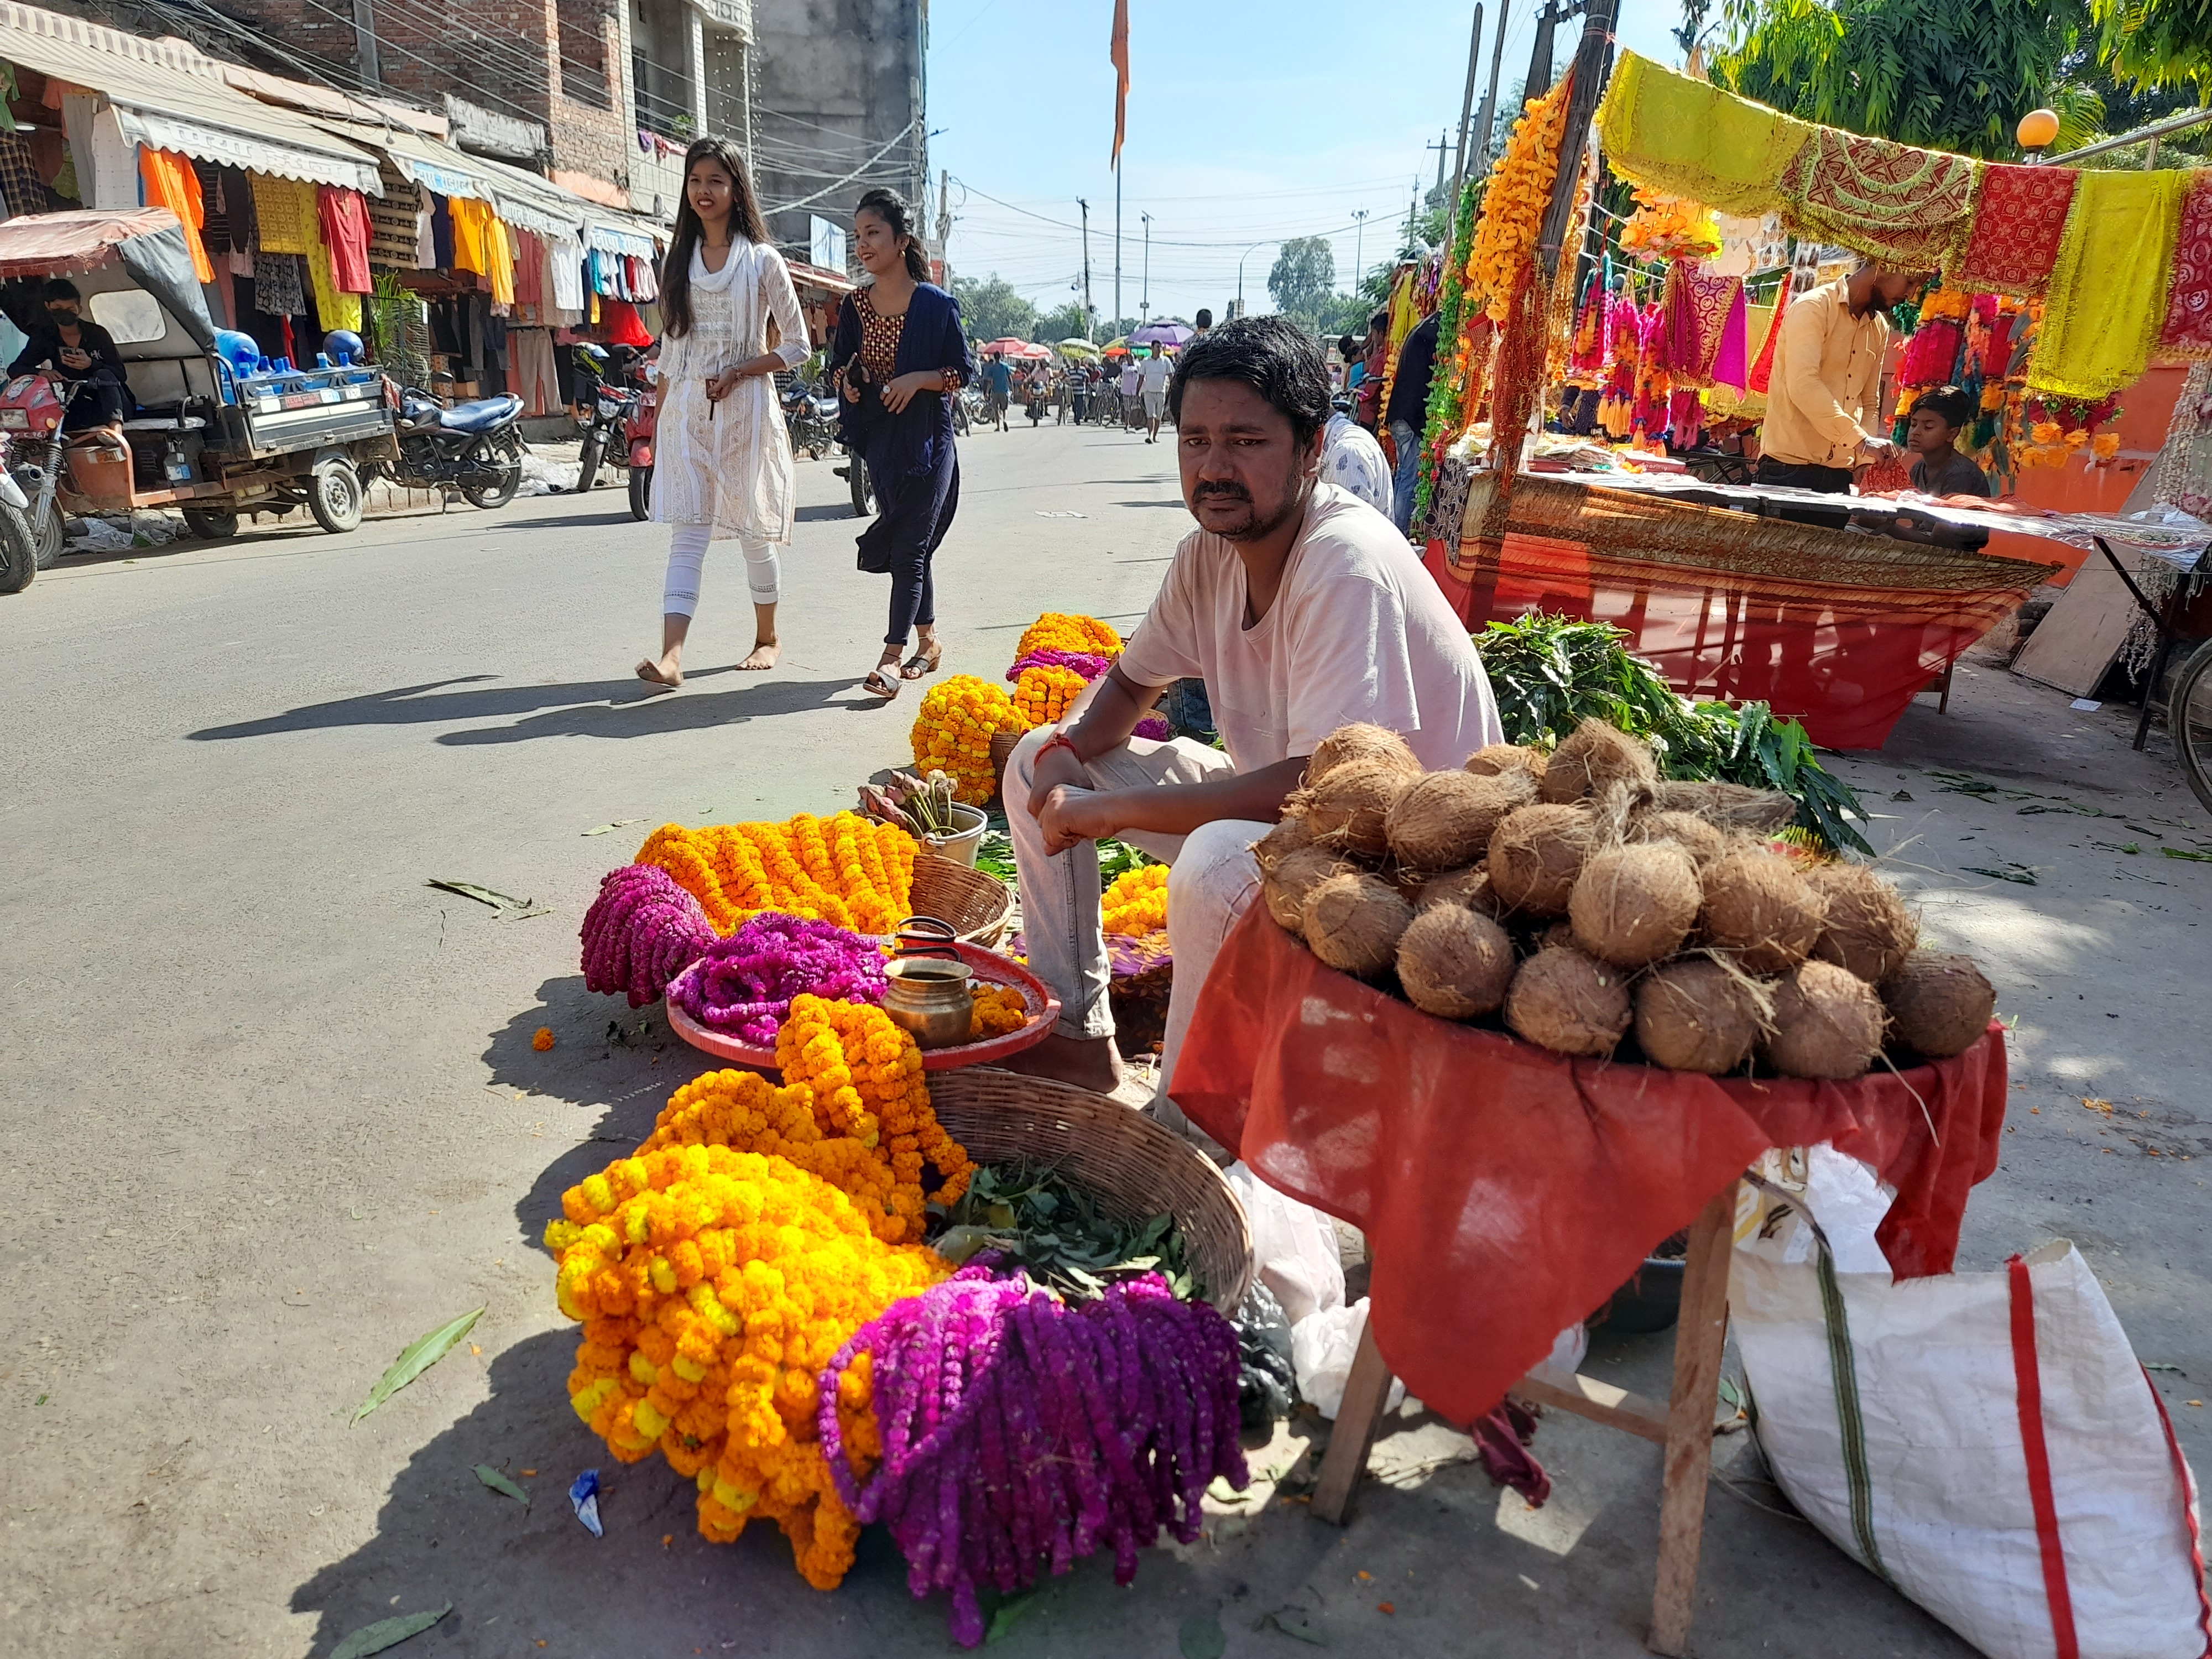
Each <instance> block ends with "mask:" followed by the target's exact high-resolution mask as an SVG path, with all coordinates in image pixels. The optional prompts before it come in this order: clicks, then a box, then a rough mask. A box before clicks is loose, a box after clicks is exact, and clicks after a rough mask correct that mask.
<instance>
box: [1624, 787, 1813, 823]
mask: <svg viewBox="0 0 2212 1659" xmlns="http://www.w3.org/2000/svg"><path fill="white" fill-rule="evenodd" d="M1652 805H1654V806H1655V807H1656V809H1657V810H1658V811H1662V812H1688V813H1690V814H1692V816H1694V817H1701V818H1703V819H1704V820H1705V822H1706V823H1711V824H1714V825H1717V827H1719V828H1721V829H1747V830H1750V831H1752V832H1753V833H1754V834H1759V833H1771V832H1772V831H1774V830H1776V829H1782V828H1783V827H1784V826H1785V825H1787V824H1789V823H1791V822H1792V821H1793V820H1794V819H1795V818H1796V816H1797V803H1796V801H1794V800H1792V799H1790V797H1789V796H1787V795H1785V794H1784V793H1782V792H1781V791H1779V790H1778V789H1747V788H1745V787H1743V786H1742V785H1741V784H1740V783H1671V782H1662V783H1660V784H1657V785H1656V786H1655V787H1654V799H1653V801H1652Z"/></svg>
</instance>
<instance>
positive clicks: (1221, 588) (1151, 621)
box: [1006, 317, 1500, 1090]
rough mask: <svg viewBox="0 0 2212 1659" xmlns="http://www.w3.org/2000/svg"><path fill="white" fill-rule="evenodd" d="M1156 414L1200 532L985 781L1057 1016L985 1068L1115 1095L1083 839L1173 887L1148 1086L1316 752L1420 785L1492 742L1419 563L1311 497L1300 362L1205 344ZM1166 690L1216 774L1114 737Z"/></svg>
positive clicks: (1489, 706) (1320, 416)
mask: <svg viewBox="0 0 2212 1659" xmlns="http://www.w3.org/2000/svg"><path fill="white" fill-rule="evenodd" d="M1168 410H1169V412H1170V416H1171V417H1172V418H1173V420H1174V422H1175V428H1176V454H1177V457H1178V459H1179V460H1180V462H1181V465H1182V493H1183V501H1184V503H1185V504H1186V505H1187V506H1188V507H1189V508H1190V511H1191V515H1192V516H1193V517H1194V518H1195V519H1196V520H1198V523H1199V528H1198V529H1197V530H1196V531H1194V532H1192V533H1191V534H1190V535H1188V536H1186V537H1185V538H1183V540H1182V544H1181V545H1180V546H1178V547H1177V548H1176V556H1175V561H1174V562H1173V563H1172V564H1171V565H1170V567H1169V568H1168V573H1167V576H1166V579H1165V580H1164V582H1163V583H1162V585H1161V587H1160V592H1159V595H1158V598H1156V599H1154V600H1153V601H1152V609H1151V610H1150V611H1148V612H1147V613H1146V617H1145V619H1144V621H1143V622H1142V623H1139V624H1138V627H1137V630H1136V632H1135V633H1134V634H1133V635H1131V636H1130V639H1129V642H1128V646H1127V648H1126V649H1125V650H1124V651H1123V652H1122V653H1121V657H1120V658H1119V659H1118V660H1116V661H1115V664H1114V665H1113V666H1112V667H1111V668H1109V670H1108V671H1106V673H1105V674H1104V675H1103V676H1102V677H1101V678H1099V679H1098V680H1097V681H1096V682H1095V683H1094V684H1092V685H1091V689H1090V690H1088V691H1086V692H1085V694H1084V696H1083V698H1082V699H1081V700H1080V702H1079V704H1078V705H1077V708H1076V709H1075V710H1074V711H1073V713H1072V714H1071V718H1070V719H1069V720H1066V721H1064V722H1062V723H1061V725H1060V727H1059V728H1058V729H1057V730H1051V729H1047V728H1039V729H1038V730H1036V731H1035V732H1030V734H1029V735H1028V736H1027V737H1025V738H1023V739H1022V741H1021V744H1019V746H1018V747H1017V748H1016V749H1015V750H1014V753H1013V757H1012V761H1011V762H1010V763H1008V765H1007V768H1006V802H1007V815H1006V816H1007V822H1008V825H1009V828H1010V829H1011V830H1012V836H1013V842H1014V861H1015V865H1016V866H1017V868H1018V871H1019V872H1020V877H1021V891H1022V917H1023V929H1024V938H1025V939H1026V941H1027V943H1028V946H1029V953H1030V970H1031V971H1032V972H1034V973H1035V974H1036V975H1037V976H1038V977H1039V978H1040V979H1042V980H1043V981H1044V982H1045V983H1046V984H1047V985H1049V986H1050V987H1052V988H1053V991H1054V994H1055V995H1057V996H1058V997H1059V998H1060V1024H1059V1026H1058V1027H1057V1029H1056V1030H1054V1033H1053V1034H1052V1036H1048V1037H1047V1038H1046V1039H1045V1041H1044V1042H1042V1043H1040V1044H1039V1045H1037V1046H1036V1048H1031V1049H1029V1050H1028V1051H1027V1052H1025V1053H1024V1054H1018V1055H1016V1056H1015V1057H1014V1058H1013V1059H1012V1060H1010V1061H1008V1062H1007V1063H1008V1064H1009V1065H1012V1066H1015V1067H1016V1068H1017V1069H1020V1070H1024V1071H1030V1072H1034V1073H1041V1074H1042V1075H1045V1076H1049V1077H1056V1078H1060V1079H1065V1080H1066V1081H1068V1082H1071V1083H1077V1084H1080V1085H1084V1086H1085V1087H1088V1088H1092V1089H1099V1090H1105V1089H1110V1088H1111V1087H1113V1085H1115V1082H1116V1081H1118V1079H1119V1078H1120V1076H1121V1062H1120V1060H1119V1058H1118V1056H1117V1055H1116V1054H1115V1048H1114V1036H1113V1033H1114V1017H1113V1014H1112V1012H1111V1011H1110V1009H1109V1007H1108V1005H1107V999H1106V988H1107V981H1108V977H1109V972H1108V966H1107V957H1106V941H1105V935H1104V933H1103V928H1102V926H1101V916H1100V910H1099V879H1098V848H1097V842H1098V840H1099V839H1100V838H1101V837H1103V836H1120V837H1121V838H1122V839H1123V840H1126V841H1128V842H1133V843H1134V844H1135V845H1137V846H1138V847H1140V848H1143V849H1144V850H1145V851H1146V852H1148V853H1151V854H1153V855H1154V856H1155V857H1158V858H1162V859H1165V860H1168V862H1169V863H1170V864H1171V865H1173V866H1174V870H1173V872H1172V873H1171V874H1170V877H1169V879H1168V937H1169V941H1170V945H1171V946H1172V948H1173V950H1174V952H1175V988H1174V993H1173V995H1172V997H1171V998H1170V1001H1169V1005H1168V1020H1167V1037H1166V1042H1165V1044H1164V1053H1163V1054H1162V1059H1161V1064H1162V1070H1161V1078H1162V1079H1163V1085H1164V1083H1165V1081H1166V1080H1167V1079H1170V1078H1171V1077H1172V1075H1173V1068H1174V1065H1175V1060H1176V1054H1177V1052H1178V1051H1179V1049H1180V1048H1181V1046H1182V1039H1183V1036H1184V1034H1185V1033H1186V1032H1187V1031H1188V1029H1189V1025H1190V1015H1191V1009H1192V1007H1193V1006H1194V1004H1195V1003H1196V1002H1197V1000H1198V994H1199V990H1200V987H1201V986H1202V985H1203V984H1204V983H1205V981H1206V970H1207V969H1209V968H1210V967H1211V966H1212V963H1213V958H1214V956H1215V954H1216V952H1217V951H1218V950H1219V948H1220V945H1221V942H1222V940H1223V939H1224V938H1225V937H1226V935H1227V933H1228V932H1229V928H1230V927H1231V924H1232V923H1233V922H1235V921H1236V920H1237V917H1238V916H1239V915H1242V914H1243V912H1244V910H1245V909H1246V908H1248V907H1249V905H1250V904H1251V902H1253V900H1254V898H1255V897H1256V896H1257V895H1258V892H1259V866H1258V865H1257V864H1256V863H1255V861H1254V860H1253V857H1252V854H1251V850H1250V849H1251V844H1252V842H1255V841H1256V840H1258V839H1259V838H1260V837H1261V836H1264V835H1265V834H1267V830H1268V829H1269V828H1270V827H1271V826H1272V825H1273V823H1275V821H1276V820H1277V818H1278V817H1279V816H1280V815H1281V811H1282V805H1283V799H1284V797H1285V796H1286V795H1288V794H1289V793H1291V791H1292V790H1293V789H1296V788H1297V787H1298V785H1299V782H1300V781H1301V779H1302V778H1303V777H1304V773H1305V767H1306V757H1308V756H1309V755H1310V754H1311V753H1312V752H1313V750H1314V747H1315V745H1316V744H1318V743H1319V742H1320V741H1321V740H1322V738H1325V737H1327V736H1328V734H1329V733H1330V732H1334V730H1336V728H1337V727H1339V726H1346V725H1349V724H1351V723H1352V722H1354V721H1358V720H1368V721H1372V722H1373V723H1374V724H1376V725H1377V726H1388V727H1389V729H1390V730H1392V731H1394V732H1398V733H1400V734H1401V735H1402V736H1403V737H1404V738H1405V739H1406V741H1407V743H1409V744H1412V745H1413V752H1414V753H1415V754H1416V755H1418V756H1419V757H1420V759H1421V762H1422V763H1423V764H1424V765H1425V766H1426V767H1428V768H1429V769H1431V770H1442V769H1447V768H1450V767H1456V766H1458V765H1460V764H1462V763H1463V762H1464V761H1465V760H1466V759H1467V757H1468V756H1469V755H1471V754H1473V753H1474V751H1475V750H1478V749H1480V748H1481V747H1482V746H1483V745H1484V744H1491V743H1496V742H1498V741H1500V732H1499V729H1498V712H1497V708H1496V706H1495V705H1494V704H1493V703H1492V700H1491V695H1490V682H1489V679H1488V678H1487V677H1486V676H1485V674H1484V673H1483V671H1482V662H1481V659H1480V658H1478V657H1477V656H1476V655H1475V653H1474V646H1473V644H1472V643H1470V642H1469V641H1468V635H1467V629H1465V628H1464V627H1463V626H1462V624H1461V623H1460V621H1459V618H1458V617H1456V616H1455V615H1454V614H1453V612H1452V609H1451V606H1450V605H1449V603H1448V602H1447V601H1446V600H1445V599H1444V597H1443V593H1442V592H1439V591H1438V590H1437V585H1436V582H1435V580H1433V579H1432V578H1431V576H1430V575H1429V574H1428V573H1427V572H1426V571H1425V570H1424V569H1423V568H1421V563H1420V560H1419V556H1417V555H1416V554H1415V553H1414V552H1413V549H1412V548H1411V547H1410V546H1409V545H1408V544H1407V541H1406V538H1404V537H1403V536H1401V535H1400V534H1399V533H1398V532H1396V531H1395V530H1394V529H1393V528H1392V527H1391V525H1390V521H1389V520H1388V519H1386V518H1384V517H1383V515H1382V514H1381V513H1376V511H1375V510H1374V509H1373V508H1371V507H1369V506H1368V505H1367V504H1366V503H1365V502H1364V501H1358V500H1356V499H1355V498H1354V497H1352V495H1348V494H1346V492H1345V491H1343V490H1341V489H1337V488H1336V487H1335V486H1334V485H1332V484H1326V483H1321V482H1320V481H1319V479H1318V477H1317V473H1318V471H1319V468H1320V465H1321V458H1322V432H1323V427H1324V423H1325V422H1327V421H1328V414H1329V392H1328V368H1327V366H1326V364H1325V362H1324V360H1323V358H1322V351H1321V347H1320V344H1319V343H1318V342H1317V341H1316V340H1315V339H1313V338H1312V337H1310V336H1309V335H1307V334H1305V333H1304V332H1303V331H1301V330H1299V329H1297V327H1295V326H1293V325H1291V324H1290V323H1288V322H1286V321H1285V320H1284V319H1281V318H1279V317H1255V318H1250V319H1243V318H1240V319H1237V320H1236V321H1233V322H1229V323H1224V324H1223V325H1221V326H1220V327H1218V328H1216V329H1213V330H1212V331H1209V332H1207V333H1206V334H1205V335H1202V336H1200V337H1199V338H1197V339H1195V340H1194V341H1192V343H1191V344H1190V346H1189V347H1188V349H1187V350H1186V351H1185V352H1184V353H1183V355H1182V361H1181V362H1179V363H1178V364H1177V365H1176V373H1175V378H1174V379H1173V380H1171V381H1170V383H1169V389H1168ZM1188 676H1195V677H1200V678H1203V679H1204V680H1205V682H1206V688H1207V690H1208V691H1209V692H1210V693H1211V695H1212V705H1213V715H1214V720H1215V722H1216V724H1217V725H1218V728H1219V730H1220V733H1221V738H1222V741H1223V742H1224V743H1225V744H1226V745H1227V750H1228V752H1227V753H1226V754H1224V753H1223V752H1221V751H1220V750H1215V749H1211V748H1207V747H1205V746H1204V745H1201V744H1196V743H1193V742H1190V741H1189V740H1188V739H1183V738H1177V739H1175V740H1173V741H1170V742H1167V743H1155V742H1152V741H1151V740H1149V739H1147V738H1139V737H1134V736H1132V735H1131V734H1132V733H1133V732H1134V731H1135V729H1136V726H1137V722H1138V720H1139V719H1141V718H1142V717H1143V716H1144V715H1145V714H1146V712H1147V711H1149V710H1150V708H1152V703H1153V702H1154V700H1155V699H1156V698H1157V697H1158V696H1159V693H1160V690H1161V688H1163V687H1164V686H1166V685H1168V684H1171V683H1172V682H1174V681H1175V680H1177V679H1179V678H1185V677H1188Z"/></svg>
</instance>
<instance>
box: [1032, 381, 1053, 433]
mask: <svg viewBox="0 0 2212 1659" xmlns="http://www.w3.org/2000/svg"><path fill="white" fill-rule="evenodd" d="M1051 400H1052V393H1051V392H1039V391H1038V390H1036V387H1034V386H1032V387H1030V425H1031V426H1036V425H1038V424H1040V423H1041V422H1042V421H1043V420H1044V407H1045V405H1046V404H1048V403H1049V402H1050V401H1051Z"/></svg>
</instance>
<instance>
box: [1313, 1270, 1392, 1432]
mask: <svg viewBox="0 0 2212 1659" xmlns="http://www.w3.org/2000/svg"><path fill="white" fill-rule="evenodd" d="M1337 1295H1338V1298H1339V1300H1338V1305H1337V1306H1335V1307H1334V1308H1324V1309H1323V1310H1321V1311H1320V1312H1319V1313H1315V1314H1309V1315H1308V1316H1306V1317H1305V1318H1304V1319H1301V1320H1299V1321H1297V1322H1296V1323H1295V1324H1293V1325H1292V1326H1291V1370H1294V1371H1296V1372H1297V1378H1298V1395H1299V1397H1300V1398H1301V1399H1304V1400H1306V1401H1310V1402H1311V1404H1312V1406H1313V1408H1314V1409H1315V1410H1316V1411H1317V1412H1319V1413H1321V1414H1322V1416H1323V1417H1326V1418H1328V1419H1330V1420H1331V1421H1334V1420H1335V1418H1336V1414H1337V1413H1338V1411H1339V1410H1340V1409H1341V1408H1342V1407H1343V1405H1344V1385H1345V1384H1346V1383H1349V1382H1350V1381H1351V1380H1352V1356H1353V1355H1354V1354H1356V1353H1358V1352H1359V1337H1360V1333H1361V1332H1363V1331H1364V1330H1365V1329H1366V1328H1367V1298H1366V1297H1364V1296H1363V1297H1360V1298H1359V1300H1358V1301H1357V1302H1355V1303H1353V1304H1352V1305H1351V1306H1350V1307H1348V1308H1347V1307H1346V1306H1344V1305H1343V1303H1342V1297H1343V1291H1342V1290H1341V1288H1340V1289H1339V1291H1338V1292H1337ZM1405 1401H1406V1385H1405V1384H1404V1383H1401V1382H1400V1381H1399V1380H1398V1379H1397V1378H1396V1377H1395V1376H1394V1377H1392V1378H1391V1379H1390V1398H1389V1401H1388V1402H1387V1403H1386V1404H1385V1406H1384V1407H1383V1409H1384V1410H1386V1411H1394V1412H1395V1411H1396V1410H1397V1409H1398V1407H1400V1406H1401V1405H1403V1404H1405Z"/></svg>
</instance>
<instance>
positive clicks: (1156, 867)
mask: <svg viewBox="0 0 2212 1659" xmlns="http://www.w3.org/2000/svg"><path fill="white" fill-rule="evenodd" d="M1099 904H1100V908H1102V909H1103V911H1104V912H1105V919H1106V931H1107V932H1108V933H1118V934H1121V935H1123V936H1124V937H1127V938H1129V939H1141V938H1143V937H1144V936H1145V935H1146V933H1158V932H1159V931H1160V929H1162V928H1163V927H1166V926H1167V925H1168V866H1166V865H1164V864H1147V865H1143V866H1139V867H1138V868H1137V869H1134V870H1124V871H1123V872H1121V874H1120V875H1118V876H1116V877H1115V878H1114V884H1113V885H1112V886H1110V887H1109V888H1108V889H1107V890H1106V896H1105V897H1104V898H1103V899H1101V900H1100V901H1099Z"/></svg>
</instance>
